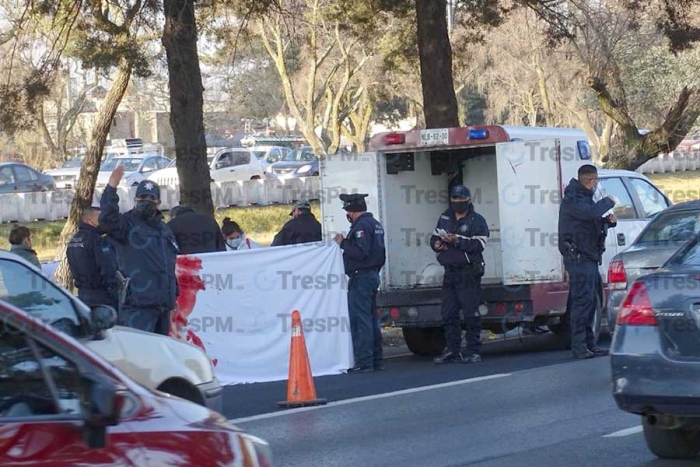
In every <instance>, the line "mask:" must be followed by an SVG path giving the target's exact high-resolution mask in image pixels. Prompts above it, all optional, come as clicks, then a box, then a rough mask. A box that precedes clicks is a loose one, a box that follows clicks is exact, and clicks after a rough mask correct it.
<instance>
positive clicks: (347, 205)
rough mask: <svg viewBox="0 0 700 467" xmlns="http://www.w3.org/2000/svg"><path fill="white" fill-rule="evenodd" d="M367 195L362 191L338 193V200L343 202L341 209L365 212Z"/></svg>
mask: <svg viewBox="0 0 700 467" xmlns="http://www.w3.org/2000/svg"><path fill="white" fill-rule="evenodd" d="M368 196H369V195H368V194H362V193H343V194H341V195H340V200H341V201H342V202H343V209H345V210H346V211H348V212H365V211H367V203H366V202H365V198H366V197H368Z"/></svg>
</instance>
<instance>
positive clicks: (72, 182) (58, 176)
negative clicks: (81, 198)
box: [44, 153, 112, 190]
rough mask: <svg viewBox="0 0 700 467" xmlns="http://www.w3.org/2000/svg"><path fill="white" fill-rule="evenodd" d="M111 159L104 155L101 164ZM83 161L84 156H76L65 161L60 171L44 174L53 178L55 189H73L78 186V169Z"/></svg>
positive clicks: (53, 170)
mask: <svg viewBox="0 0 700 467" xmlns="http://www.w3.org/2000/svg"><path fill="white" fill-rule="evenodd" d="M111 157H112V156H111V155H110V154H107V153H106V154H104V155H103V156H102V162H103V163H104V162H106V161H108V160H109V159H111ZM83 160H85V156H84V155H82V156H76V157H73V158H72V159H69V160H67V161H66V162H65V163H64V164H63V165H62V166H61V168H60V169H51V170H47V171H46V172H44V173H45V174H46V175H51V176H52V177H53V179H54V181H55V182H56V188H57V189H59V190H62V189H74V188H75V187H76V185H77V184H78V178H80V168H81V167H82V165H83Z"/></svg>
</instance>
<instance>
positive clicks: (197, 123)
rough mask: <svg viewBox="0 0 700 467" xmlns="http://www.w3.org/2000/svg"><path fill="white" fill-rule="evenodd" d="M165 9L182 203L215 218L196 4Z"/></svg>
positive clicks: (185, 0) (177, 1)
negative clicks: (198, 51) (198, 46)
mask: <svg viewBox="0 0 700 467" xmlns="http://www.w3.org/2000/svg"><path fill="white" fill-rule="evenodd" d="M163 7H164V10H165V28H164V30H163V39H162V42H163V46H164V47H165V51H166V55H167V60H168V73H169V78H170V79H169V82H170V126H171V127H172V128H173V134H174V135H175V160H176V166H177V174H178V177H179V180H180V203H181V204H186V205H187V206H189V207H191V208H192V209H194V210H195V211H197V212H200V213H202V214H207V215H210V216H212V217H213V216H214V203H213V201H212V196H211V175H210V172H209V166H208V164H207V142H206V139H205V136H204V110H203V105H204V98H203V95H202V93H203V90H204V86H203V85H202V73H201V70H200V68H199V55H198V53H197V24H196V21H195V13H194V0H165V1H164V3H163Z"/></svg>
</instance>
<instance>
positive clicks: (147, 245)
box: [99, 165, 178, 335]
mask: <svg viewBox="0 0 700 467" xmlns="http://www.w3.org/2000/svg"><path fill="white" fill-rule="evenodd" d="M123 175H124V166H122V165H119V166H118V167H117V168H116V169H114V171H113V172H112V174H111V176H110V178H109V184H108V185H107V186H106V187H105V189H104V192H103V193H102V198H101V200H100V207H101V212H100V219H99V222H100V225H101V226H102V227H103V228H104V230H105V231H106V232H107V235H109V237H110V238H111V239H112V240H113V241H114V245H115V247H116V251H117V258H118V261H119V269H120V270H121V271H122V272H123V273H124V274H125V275H126V276H127V279H128V280H129V287H128V290H127V292H126V297H125V300H124V305H123V306H122V307H121V310H120V312H121V321H122V324H123V325H126V326H130V327H133V328H136V329H141V330H143V331H149V332H155V333H157V334H163V335H168V332H169V329H170V314H171V311H172V310H173V309H174V308H175V300H176V298H177V295H178V285H177V280H176V276H175V261H176V257H177V254H178V247H177V243H176V241H175V235H174V234H173V232H172V231H171V230H170V228H169V227H168V226H167V225H166V224H165V223H164V222H163V215H162V214H161V213H160V211H159V210H158V206H159V205H160V188H159V187H158V185H157V184H155V183H154V182H152V181H150V180H144V181H142V182H141V183H139V185H138V187H137V188H136V199H135V207H134V209H132V210H130V211H127V212H125V213H124V214H120V213H119V196H118V195H117V186H118V185H119V181H120V180H121V178H122V176H123Z"/></svg>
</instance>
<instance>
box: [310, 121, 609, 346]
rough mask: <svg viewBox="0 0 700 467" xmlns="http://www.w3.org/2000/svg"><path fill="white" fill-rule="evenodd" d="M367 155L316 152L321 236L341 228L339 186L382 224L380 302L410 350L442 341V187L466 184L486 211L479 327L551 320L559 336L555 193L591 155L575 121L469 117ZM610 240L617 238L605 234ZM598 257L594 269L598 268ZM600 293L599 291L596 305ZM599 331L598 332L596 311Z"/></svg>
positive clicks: (562, 299)
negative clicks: (550, 123)
mask: <svg viewBox="0 0 700 467" xmlns="http://www.w3.org/2000/svg"><path fill="white" fill-rule="evenodd" d="M369 149H370V151H371V152H368V153H364V154H353V155H349V156H348V155H332V156H328V157H327V158H325V159H323V160H322V161H321V213H322V224H323V229H324V236H325V238H326V239H328V240H330V239H332V238H333V236H334V235H335V234H336V233H338V232H341V233H344V234H345V233H346V232H347V230H348V228H349V224H348V221H347V220H346V217H345V212H344V211H343V210H342V203H341V202H340V201H339V199H338V195H339V194H340V193H366V194H369V196H368V198H366V200H367V205H368V210H369V211H370V212H372V213H373V214H374V216H375V217H376V218H377V219H378V220H379V221H380V222H381V223H382V224H383V226H384V229H385V242H386V248H387V258H386V264H385V266H384V268H383V269H382V273H381V285H380V290H379V294H378V297H377V307H378V308H379V309H381V310H382V311H388V312H389V316H390V321H391V323H392V324H393V325H394V326H398V327H401V328H403V334H404V337H405V341H406V344H407V346H408V348H409V349H410V350H411V351H412V352H413V353H415V354H419V355H437V354H439V353H440V352H441V351H442V350H443V348H444V345H445V343H444V339H443V334H442V329H441V322H442V320H441V314H440V302H441V299H440V294H441V285H442V275H443V271H444V270H443V268H442V266H440V264H439V263H438V262H437V260H436V257H435V253H434V252H433V251H432V249H431V248H430V237H431V235H432V233H433V232H434V230H435V227H436V225H437V221H438V218H439V216H440V214H441V213H442V212H443V211H444V210H445V209H447V207H448V203H449V197H448V193H449V191H448V190H449V188H450V187H451V186H452V185H454V184H457V183H463V184H464V185H466V186H467V187H468V188H469V189H470V190H471V193H472V202H473V204H474V207H475V209H476V211H477V212H478V213H480V214H481V215H482V216H484V218H485V219H486V221H487V223H488V226H489V229H490V238H489V241H488V243H487V245H486V249H485V251H484V259H485V263H486V265H485V269H486V271H485V274H484V276H483V278H482V287H483V295H482V296H483V303H482V305H481V306H480V312H481V315H482V322H483V326H484V329H489V330H491V331H493V332H495V333H504V332H507V331H509V330H511V329H514V328H515V327H516V326H518V325H523V326H525V327H535V326H548V327H549V329H550V330H551V331H552V332H554V333H557V334H560V335H562V336H563V337H564V338H565V339H566V337H567V336H568V334H569V332H568V326H567V315H566V310H567V297H568V284H567V282H566V281H567V278H566V274H565V270H564V265H563V260H562V257H561V255H560V253H559V250H558V248H557V230H558V218H559V202H560V200H561V198H562V197H563V190H564V187H565V185H566V184H568V182H569V180H570V179H571V178H572V177H576V176H577V170H578V168H579V167H580V166H581V165H583V164H590V163H592V161H591V158H590V153H589V147H588V138H587V137H586V134H585V133H584V132H583V131H580V130H576V129H558V128H556V129H555V128H532V127H509V126H478V127H464V128H444V129H432V130H411V131H406V132H391V133H382V134H378V135H375V136H374V137H372V138H371V140H370V143H369ZM608 241H609V242H611V241H614V238H608ZM606 268H607V264H603V265H602V266H601V268H600V269H601V271H605V270H606ZM603 293H604V291H603V290H602V289H601V290H600V303H601V308H602V303H603V299H602V298H603ZM598 311H599V312H598V316H597V321H596V328H597V331H598V332H599V330H600V323H601V315H602V313H601V310H600V309H599V310H598Z"/></svg>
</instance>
